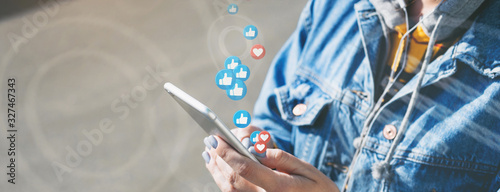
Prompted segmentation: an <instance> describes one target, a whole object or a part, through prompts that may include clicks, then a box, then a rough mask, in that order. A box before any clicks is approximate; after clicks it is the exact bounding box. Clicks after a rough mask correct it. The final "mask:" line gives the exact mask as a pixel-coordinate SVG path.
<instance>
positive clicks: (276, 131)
mask: <svg viewBox="0 0 500 192" xmlns="http://www.w3.org/2000/svg"><path fill="white" fill-rule="evenodd" d="M313 1H314V0H310V1H309V2H308V3H307V4H306V7H305V8H304V9H303V11H302V13H301V15H300V18H299V22H298V26H297V29H296V30H295V31H294V32H293V33H292V35H291V37H290V38H289V39H288V40H287V41H286V43H285V44H284V45H283V47H282V48H281V50H280V51H279V52H278V54H277V55H276V56H275V58H274V60H273V62H272V63H271V66H270V68H269V71H268V73H267V76H266V79H265V81H264V84H263V86H262V90H261V92H260V95H259V97H258V99H257V101H256V103H255V106H254V111H253V113H254V115H253V120H252V124H253V125H255V126H257V127H260V128H262V129H264V130H266V131H268V132H269V133H270V134H271V135H272V138H273V141H274V142H275V143H276V145H277V146H278V147H279V148H280V149H282V150H284V151H287V152H289V153H291V152H292V151H293V145H292V143H291V135H292V134H291V125H290V124H288V123H287V122H286V121H284V120H283V119H282V118H281V115H280V112H279V110H278V103H277V99H276V97H277V96H276V93H275V90H276V88H279V87H281V86H283V85H285V84H287V82H290V80H291V77H293V75H294V74H295V70H296V69H297V66H298V64H299V63H300V58H301V55H302V52H303V50H304V46H305V42H306V40H307V38H308V33H309V31H310V28H311V23H312V21H311V20H312V19H311V18H312V15H311V14H312V11H311V10H312V6H311V5H312V4H313Z"/></svg>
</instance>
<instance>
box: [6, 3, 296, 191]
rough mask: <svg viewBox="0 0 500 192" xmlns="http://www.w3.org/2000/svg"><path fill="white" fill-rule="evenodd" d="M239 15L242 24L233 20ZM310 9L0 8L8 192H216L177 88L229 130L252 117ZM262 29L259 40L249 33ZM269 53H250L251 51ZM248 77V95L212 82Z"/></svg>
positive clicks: (247, 5) (150, 5) (223, 6)
mask: <svg viewBox="0 0 500 192" xmlns="http://www.w3.org/2000/svg"><path fill="white" fill-rule="evenodd" d="M230 3H235V4H237V5H238V6H239V12H238V13H237V14H236V15H229V14H228V13H227V11H226V8H227V6H228V5H229V4H230ZM305 3H306V0H272V1H269V0H239V1H232V0H204V1H200V0H184V1H173V0H164V1H160V0H142V1H138V0H107V1H98V0H86V1H83V0H59V1H56V0H50V1H47V0H43V1H33V0H4V1H2V3H1V4H2V5H1V6H0V77H1V79H0V82H1V85H0V88H1V90H0V93H1V96H0V99H1V101H0V106H1V108H0V111H1V112H0V113H1V114H0V121H1V122H0V123H1V125H0V138H1V139H0V167H2V168H1V169H0V170H2V171H1V173H0V191H195V192H196V191H200V192H201V191H219V189H218V188H217V186H216V185H215V183H214V182H213V180H212V178H211V176H210V175H209V173H208V171H206V169H205V165H204V164H205V163H204V161H203V159H202V157H201V152H202V151H203V149H204V144H203V138H204V137H205V136H206V134H205V133H204V132H203V131H202V129H200V128H199V127H198V125H197V124H196V123H194V122H193V121H192V120H191V119H190V117H189V116H188V115H187V114H186V113H185V112H184V111H183V110H182V109H181V108H180V107H179V106H178V105H177V104H176V103H175V102H174V101H173V99H172V98H170V96H168V95H167V93H166V92H165V91H164V90H163V83H164V82H167V81H170V82H173V83H174V84H176V85H177V86H179V87H180V88H182V89H184V90H185V91H186V92H188V93H190V94H192V95H193V96H194V97H195V98H198V99H199V100H200V101H201V102H203V103H205V104H206V105H208V106H209V107H210V108H212V110H213V111H215V112H216V113H217V114H218V115H219V116H220V117H221V118H222V119H225V120H226V121H225V123H226V124H227V125H229V126H234V125H233V123H232V122H231V121H232V116H233V114H234V113H235V112H236V111H238V110H241V109H244V110H247V111H249V112H252V110H253V104H254V102H255V100H256V99H257V96H258V93H259V91H260V87H261V85H262V83H263V81H264V77H265V74H266V72H267V68H268V67H269V65H270V63H271V61H272V58H273V57H274V55H275V54H276V53H277V51H278V50H279V49H280V47H281V46H282V45H283V43H284V42H285V41H286V39H287V38H288V37H289V35H290V34H291V33H292V31H293V30H294V29H295V26H296V22H297V19H298V17H299V15H300V11H301V10H302V8H303V6H304V5H305ZM248 24H253V25H255V26H256V27H257V28H258V30H259V36H258V38H257V39H254V40H252V41H249V40H246V39H244V38H243V36H242V30H243V28H244V27H245V26H246V25H248ZM257 43H259V44H262V45H263V46H264V47H265V48H266V56H265V57H264V58H263V59H261V60H254V59H252V58H251V57H250V56H249V50H250V47H251V46H252V45H253V44H257ZM230 55H236V56H239V57H240V58H241V60H242V62H243V64H245V65H247V66H248V67H249V68H250V70H251V76H250V79H249V80H247V81H246V84H247V86H248V94H247V96H246V97H245V98H244V99H243V100H240V101H232V100H230V99H229V98H228V97H227V96H226V95H225V92H224V91H223V90H220V89H218V88H217V86H216V85H215V83H214V82H215V81H214V78H215V74H216V73H217V71H218V70H220V69H222V68H223V62H224V59H225V58H226V57H228V56H230ZM9 78H15V79H16V105H15V110H16V127H17V129H18V132H17V134H16V184H15V185H12V184H10V183H8V182H7V179H8V178H7V177H8V176H7V175H6V172H7V168H6V166H7V165H8V161H9V157H8V156H7V150H8V145H9V142H8V140H7V139H6V137H7V131H6V129H7V127H6V125H7V118H6V117H7V98H6V95H7V79H9Z"/></svg>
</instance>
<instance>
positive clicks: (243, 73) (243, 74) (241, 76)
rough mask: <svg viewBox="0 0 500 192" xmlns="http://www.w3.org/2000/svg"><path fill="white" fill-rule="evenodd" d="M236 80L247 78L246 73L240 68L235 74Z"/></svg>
mask: <svg viewBox="0 0 500 192" xmlns="http://www.w3.org/2000/svg"><path fill="white" fill-rule="evenodd" d="M236 78H240V79H245V78H247V72H246V71H243V68H240V72H237V73H236Z"/></svg>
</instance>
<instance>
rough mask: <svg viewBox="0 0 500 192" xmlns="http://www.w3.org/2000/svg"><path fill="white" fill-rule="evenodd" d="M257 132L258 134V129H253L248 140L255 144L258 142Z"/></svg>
mask: <svg viewBox="0 0 500 192" xmlns="http://www.w3.org/2000/svg"><path fill="white" fill-rule="evenodd" d="M259 134H260V131H254V132H253V133H252V134H251V135H250V142H252V144H254V145H255V143H257V142H259Z"/></svg>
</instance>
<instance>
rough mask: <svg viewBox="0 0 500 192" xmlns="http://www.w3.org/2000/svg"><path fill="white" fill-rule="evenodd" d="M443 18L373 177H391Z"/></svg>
mask: <svg viewBox="0 0 500 192" xmlns="http://www.w3.org/2000/svg"><path fill="white" fill-rule="evenodd" d="M442 18H443V15H440V16H439V18H438V20H437V22H436V26H435V27H434V29H433V30H432V34H431V37H430V40H429V44H428V45H427V51H426V53H425V59H424V62H423V64H422V68H421V70H420V73H419V74H418V81H417V86H416V87H415V90H414V91H413V93H412V96H411V99H410V103H409V104H408V109H407V110H406V113H405V116H404V118H403V120H402V122H401V126H400V131H399V132H398V133H397V135H396V138H394V142H393V143H392V144H391V148H390V149H389V152H387V156H386V157H385V159H384V161H380V162H377V163H375V164H374V165H373V166H372V176H373V178H375V179H377V180H380V179H382V178H384V179H388V178H390V175H391V174H390V168H391V165H390V164H389V163H390V161H391V160H392V157H393V156H394V151H395V150H396V147H397V146H398V145H399V143H400V142H401V139H402V138H403V135H404V134H405V132H406V130H407V128H408V123H409V121H410V116H411V114H412V113H413V111H414V109H415V104H416V101H417V99H418V96H419V91H420V88H421V87H422V82H423V79H424V76H425V72H426V71H427V65H428V64H429V62H430V60H431V58H432V52H433V48H434V44H435V43H436V31H437V29H438V27H439V24H440V22H441V19H442Z"/></svg>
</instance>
